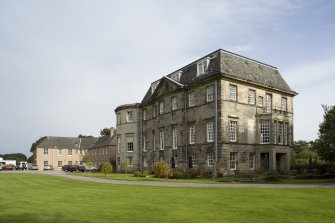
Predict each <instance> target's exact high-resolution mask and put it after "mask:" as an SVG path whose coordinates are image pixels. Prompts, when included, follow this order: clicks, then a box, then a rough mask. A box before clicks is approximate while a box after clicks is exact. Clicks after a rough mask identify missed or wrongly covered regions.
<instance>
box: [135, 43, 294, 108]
mask: <svg viewBox="0 0 335 223" xmlns="http://www.w3.org/2000/svg"><path fill="white" fill-rule="evenodd" d="M203 59H208V60H209V64H208V68H207V72H206V73H205V74H203V75H200V76H198V77H197V76H196V74H197V62H198V61H201V60H203ZM177 71H182V74H181V78H180V81H179V82H180V84H182V85H184V86H185V87H187V86H189V85H192V84H195V83H198V82H201V81H203V80H206V79H209V78H212V77H217V76H219V75H221V76H222V77H227V78H232V79H237V80H241V81H247V82H251V83H254V84H257V85H261V86H264V87H270V88H274V89H277V90H280V91H284V92H286V93H289V94H292V95H296V94H297V93H296V92H294V91H293V90H292V89H291V88H290V87H289V86H288V84H287V83H286V82H285V80H284V79H283V77H282V76H281V75H280V73H279V71H278V70H277V68H276V67H273V66H270V65H268V64H265V63H262V62H259V61H256V60H253V59H250V58H247V57H244V56H241V55H238V54H235V53H232V52H229V51H226V50H222V49H219V50H217V51H215V52H213V53H210V54H208V55H206V56H204V57H202V58H200V59H198V60H196V61H194V62H192V63H190V64H188V65H186V66H184V67H182V68H180V69H178V70H177ZM177 71H175V72H177ZM175 72H173V73H171V74H168V75H167V77H171V75H172V74H174V73H175ZM180 87H181V88H182V86H180ZM151 95H152V94H151V88H149V89H148V91H147V93H146V94H145V96H144V98H143V100H142V102H141V104H143V103H146V102H148V101H150V98H151Z"/></svg>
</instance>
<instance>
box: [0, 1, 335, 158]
mask: <svg viewBox="0 0 335 223" xmlns="http://www.w3.org/2000/svg"><path fill="white" fill-rule="evenodd" d="M334 12H335V1H327V0H315V1H312V0H311V1H310V0H291V1H286V0H271V1H268V0H253V1H249V0H240V1H238V0H237V1H231V0H207V1H203V0H199V1H198V0H194V1H190V0H168V1H164V0H162V1H159V0H156V1H149V0H142V1H135V0H134V1H130V0H129V1H127V0H125V1H114V0H97V1H93V0H91V1H88V0H49V1H44V0H30V1H25V0H0V137H1V140H0V142H1V143H0V154H5V153H24V154H26V155H27V156H30V155H32V154H31V153H30V152H29V151H30V147H31V144H32V143H33V142H35V141H36V140H37V139H39V138H40V137H42V136H69V137H77V136H78V135H79V134H84V135H93V136H99V134H100V130H101V129H103V128H105V127H113V126H115V119H116V117H115V113H114V109H115V108H116V107H117V106H119V105H122V104H128V103H135V102H141V100H142V98H143V97H144V95H145V93H146V91H147V90H148V88H149V86H150V84H151V83H152V82H154V81H155V80H158V79H160V78H161V77H162V76H164V75H167V74H170V73H171V72H173V71H176V70H178V69H179V68H181V67H183V66H185V65H187V64H189V63H191V62H193V61H195V60H197V59H199V58H201V57H202V56H205V55H207V54H209V53H211V52H213V51H215V50H218V49H220V48H221V49H224V50H229V51H232V52H234V53H237V54H241V55H243V56H246V57H249V58H252V59H254V60H258V61H261V62H263V63H266V64H270V65H272V66H275V67H277V68H278V70H279V72H280V73H281V75H282V76H283V78H284V79H285V80H286V82H287V83H288V84H289V86H290V87H291V88H292V89H293V90H294V91H296V92H298V93H299V94H298V95H297V96H296V97H295V98H294V125H295V127H294V140H307V141H309V140H315V139H316V138H317V137H318V127H319V124H320V122H321V121H322V120H323V109H322V106H321V104H327V105H334V104H335V96H334V92H335V89H334V88H335V41H334V40H335V13H334Z"/></svg>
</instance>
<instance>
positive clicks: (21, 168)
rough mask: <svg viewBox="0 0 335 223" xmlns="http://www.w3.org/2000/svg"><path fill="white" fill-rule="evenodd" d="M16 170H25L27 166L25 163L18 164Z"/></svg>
mask: <svg viewBox="0 0 335 223" xmlns="http://www.w3.org/2000/svg"><path fill="white" fill-rule="evenodd" d="M15 169H16V170H27V165H26V163H25V162H20V163H18V164H16V167H15Z"/></svg>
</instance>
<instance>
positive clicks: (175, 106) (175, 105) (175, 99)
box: [171, 97, 177, 111]
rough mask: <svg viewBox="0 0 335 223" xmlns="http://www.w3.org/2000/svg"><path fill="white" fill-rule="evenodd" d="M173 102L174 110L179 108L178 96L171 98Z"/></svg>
mask: <svg viewBox="0 0 335 223" xmlns="http://www.w3.org/2000/svg"><path fill="white" fill-rule="evenodd" d="M171 104H172V111H174V110H176V109H177V97H172V98H171Z"/></svg>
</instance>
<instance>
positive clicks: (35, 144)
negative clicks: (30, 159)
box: [30, 136, 47, 152]
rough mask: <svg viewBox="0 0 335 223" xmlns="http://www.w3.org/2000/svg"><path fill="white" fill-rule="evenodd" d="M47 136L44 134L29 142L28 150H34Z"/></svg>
mask: <svg viewBox="0 0 335 223" xmlns="http://www.w3.org/2000/svg"><path fill="white" fill-rule="evenodd" d="M45 138H47V137H46V136H43V137H41V138H39V139H38V140H36V142H34V143H33V144H31V147H30V152H34V150H35V149H36V147H37V146H38V145H39V144H40V143H41V142H42V141H43V140H44V139H45Z"/></svg>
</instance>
